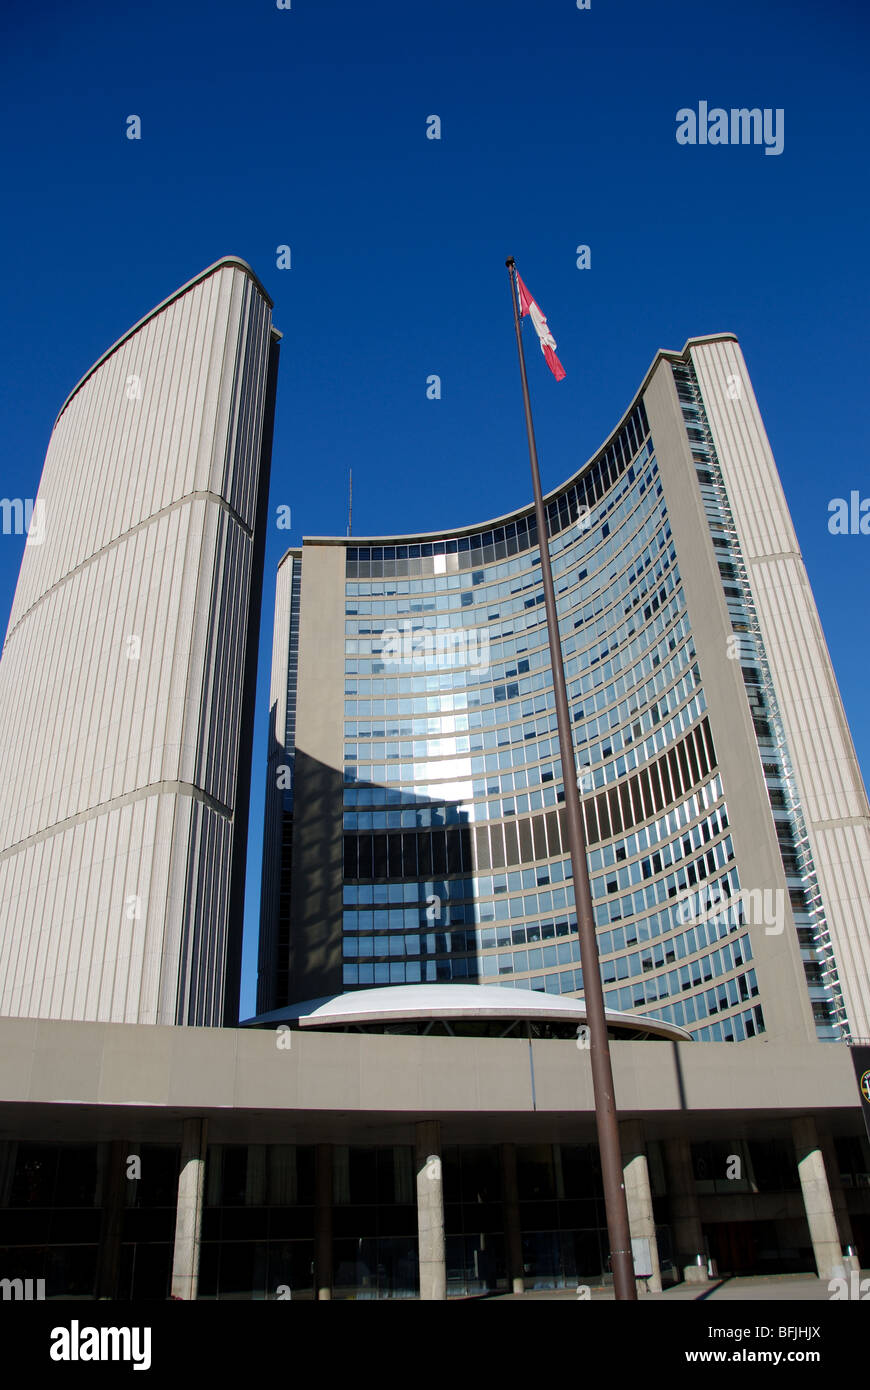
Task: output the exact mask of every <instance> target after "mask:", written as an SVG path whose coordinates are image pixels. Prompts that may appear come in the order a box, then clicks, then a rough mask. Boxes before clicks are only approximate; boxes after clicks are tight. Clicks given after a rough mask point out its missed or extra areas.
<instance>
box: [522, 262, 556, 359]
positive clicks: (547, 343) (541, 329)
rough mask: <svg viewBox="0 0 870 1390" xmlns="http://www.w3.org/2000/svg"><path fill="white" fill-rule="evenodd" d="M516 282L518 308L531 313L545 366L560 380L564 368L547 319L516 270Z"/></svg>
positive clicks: (523, 312)
mask: <svg viewBox="0 0 870 1390" xmlns="http://www.w3.org/2000/svg"><path fill="white" fill-rule="evenodd" d="M517 284H518V286H519V290H520V310H521V312H522V314H523V315H526V314H531V316H532V323H533V324H534V325H535V332H536V333H537V335H538V337H539V338H540V340H541V352H542V353H543V354H544V356H545V358H546V359H547V366H548V367H549V368H550V371H551V372H552V373H553V376H554V377H555V378H556V380H557V381H562V379H563V378H564V376H565V368H564V367H563V366H562V363H561V362H560V361H559V359H558V357H557V356H556V339H555V338H554V337H553V335H552V333H551V332H550V330H549V328H548V327H547V320H546V318H545V317H544V315H543V314H542V313H541V308H540V305H539V304H537V303H536V301H535V300H534V299H532V296H531V295H530V294H529V292H528V290H527V289H526V287H525V285H524V284H523V282H522V280H521V279H520V273H519V271H517Z"/></svg>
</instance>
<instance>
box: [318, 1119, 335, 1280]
mask: <svg viewBox="0 0 870 1390" xmlns="http://www.w3.org/2000/svg"><path fill="white" fill-rule="evenodd" d="M315 1164H316V1167H315V1174H314V1204H315V1213H314V1218H315V1226H314V1297H315V1298H316V1299H319V1300H320V1301H321V1302H327V1301H328V1300H329V1299H331V1298H332V1145H331V1144H318V1145H317V1149H316V1153H315Z"/></svg>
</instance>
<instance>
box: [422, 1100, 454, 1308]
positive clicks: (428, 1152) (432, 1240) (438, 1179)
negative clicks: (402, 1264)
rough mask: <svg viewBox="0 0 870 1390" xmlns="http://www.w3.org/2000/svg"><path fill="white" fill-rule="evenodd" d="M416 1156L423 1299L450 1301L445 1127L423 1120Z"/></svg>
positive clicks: (435, 1121) (434, 1121) (433, 1121)
mask: <svg viewBox="0 0 870 1390" xmlns="http://www.w3.org/2000/svg"><path fill="white" fill-rule="evenodd" d="M416 1155H417V1235H418V1239H419V1251H420V1253H419V1264H420V1298H421V1299H428V1300H433V1299H434V1300H437V1299H446V1297H447V1259H446V1252H445V1245H444V1183H443V1179H442V1175H441V1126H440V1125H439V1123H438V1121H437V1120H421V1121H420V1122H419V1124H418V1125H417V1126H416Z"/></svg>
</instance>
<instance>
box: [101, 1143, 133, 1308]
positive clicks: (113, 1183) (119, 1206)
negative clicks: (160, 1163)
mask: <svg viewBox="0 0 870 1390" xmlns="http://www.w3.org/2000/svg"><path fill="white" fill-rule="evenodd" d="M134 1147H135V1146H134ZM101 1150H102V1151H101V1155H100V1158H101V1163H102V1165H103V1172H102V1207H103V1215H102V1219H101V1222H100V1246H99V1250H98V1252H97V1298H109V1299H111V1298H117V1297H118V1276H119V1273H120V1269H121V1229H122V1226H123V1221H124V1196H125V1191H124V1188H125V1175H126V1171H127V1154H128V1153H129V1152H130V1145H129V1144H128V1143H127V1141H126V1140H124V1139H113V1140H112V1141H111V1142H110V1143H108V1144H103V1145H102V1146H101Z"/></svg>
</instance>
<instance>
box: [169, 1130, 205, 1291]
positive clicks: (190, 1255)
mask: <svg viewBox="0 0 870 1390" xmlns="http://www.w3.org/2000/svg"><path fill="white" fill-rule="evenodd" d="M207 1134H208V1121H207V1120H201V1119H197V1118H194V1119H190V1120H185V1121H184V1130H183V1133H182V1138H181V1172H180V1173H179V1175H178V1205H177V1208H176V1213H175V1249H174V1251H173V1255H172V1297H173V1298H184V1299H191V1300H194V1299H195V1298H196V1291H197V1286H198V1284H199V1246H200V1240H201V1235H202V1200H203V1193H204V1190H205V1156H206V1142H207Z"/></svg>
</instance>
